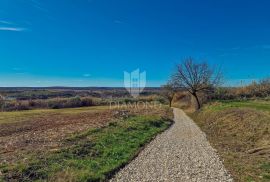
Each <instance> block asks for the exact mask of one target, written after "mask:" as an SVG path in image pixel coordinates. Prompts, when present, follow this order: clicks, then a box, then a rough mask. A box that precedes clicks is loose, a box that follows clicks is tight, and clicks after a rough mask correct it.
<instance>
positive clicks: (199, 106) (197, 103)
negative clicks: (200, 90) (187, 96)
mask: <svg viewBox="0 0 270 182" xmlns="http://www.w3.org/2000/svg"><path fill="white" fill-rule="evenodd" d="M192 95H193V96H194V98H195V100H196V106H195V107H196V110H199V109H201V103H200V100H199V98H198V96H197V94H196V93H193V94H192Z"/></svg>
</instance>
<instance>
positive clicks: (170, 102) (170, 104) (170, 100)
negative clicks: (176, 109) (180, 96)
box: [169, 99, 172, 107]
mask: <svg viewBox="0 0 270 182" xmlns="http://www.w3.org/2000/svg"><path fill="white" fill-rule="evenodd" d="M169 102H170V107H172V99H170V101H169Z"/></svg>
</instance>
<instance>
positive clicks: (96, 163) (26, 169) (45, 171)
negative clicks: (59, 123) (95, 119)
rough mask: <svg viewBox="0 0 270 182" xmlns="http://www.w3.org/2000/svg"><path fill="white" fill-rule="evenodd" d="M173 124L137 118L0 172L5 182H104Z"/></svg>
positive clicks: (75, 138)
mask: <svg viewBox="0 0 270 182" xmlns="http://www.w3.org/2000/svg"><path fill="white" fill-rule="evenodd" d="M170 124H171V121H170V120H168V119H164V118H161V117H158V116H133V117H130V118H127V119H124V120H119V121H117V122H113V123H111V124H110V125H108V126H107V127H104V128H100V129H94V130H89V131H87V132H84V133H82V134H79V135H74V136H72V137H70V138H69V139H67V141H66V146H67V147H65V148H63V149H61V150H60V151H57V152H53V153H48V154H46V155H43V156H39V157H38V156H36V157H33V158H32V159H31V160H30V161H29V162H27V163H21V164H17V165H15V166H6V167H3V166H2V169H1V168H0V169H1V171H2V172H3V173H4V175H5V178H6V179H5V180H16V181H47V180H48V181H56V180H57V179H61V180H63V181H104V180H106V179H108V178H109V177H110V176H111V175H112V174H114V172H115V171H116V170H118V169H119V168H120V167H122V166H123V165H125V164H127V163H128V162H129V161H130V160H131V159H133V158H134V157H135V156H136V154H137V153H138V151H139V150H140V149H141V148H142V146H144V145H145V143H147V142H149V141H150V140H151V139H152V138H153V137H154V136H155V135H156V134H157V133H160V132H161V131H163V130H165V129H166V128H168V127H169V126H170ZM7 176H9V178H8V177H7ZM0 181H1V180H0Z"/></svg>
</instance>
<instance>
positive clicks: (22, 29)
mask: <svg viewBox="0 0 270 182" xmlns="http://www.w3.org/2000/svg"><path fill="white" fill-rule="evenodd" d="M26 30H27V29H26V28H21V27H0V31H11V32H23V31H26Z"/></svg>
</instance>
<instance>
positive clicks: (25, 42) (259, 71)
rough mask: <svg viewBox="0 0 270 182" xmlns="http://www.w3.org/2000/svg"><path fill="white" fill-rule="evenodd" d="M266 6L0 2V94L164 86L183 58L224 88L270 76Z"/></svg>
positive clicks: (237, 1)
mask: <svg viewBox="0 0 270 182" xmlns="http://www.w3.org/2000/svg"><path fill="white" fill-rule="evenodd" d="M269 8H270V1H268V0H257V1H255V0H245V1H244V0H226V1H216V0H204V1H199V0H189V1H184V0H1V1H0V62H1V66H0V86H123V76H124V74H123V72H124V71H128V72H131V71H133V70H135V69H137V68H140V69H141V71H146V72H147V86H159V85H161V84H163V83H165V82H166V80H167V79H168V77H169V75H170V74H171V73H172V71H173V69H174V66H175V64H177V63H179V62H180V61H181V60H182V59H183V58H185V57H187V56H192V57H195V58H196V59H198V60H207V61H208V62H209V63H210V64H213V65H222V67H223V71H224V75H225V79H226V84H231V85H237V84H240V80H243V82H244V83H248V82H250V81H252V80H257V79H261V78H263V77H267V76H270V71H269V68H270V11H269Z"/></svg>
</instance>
